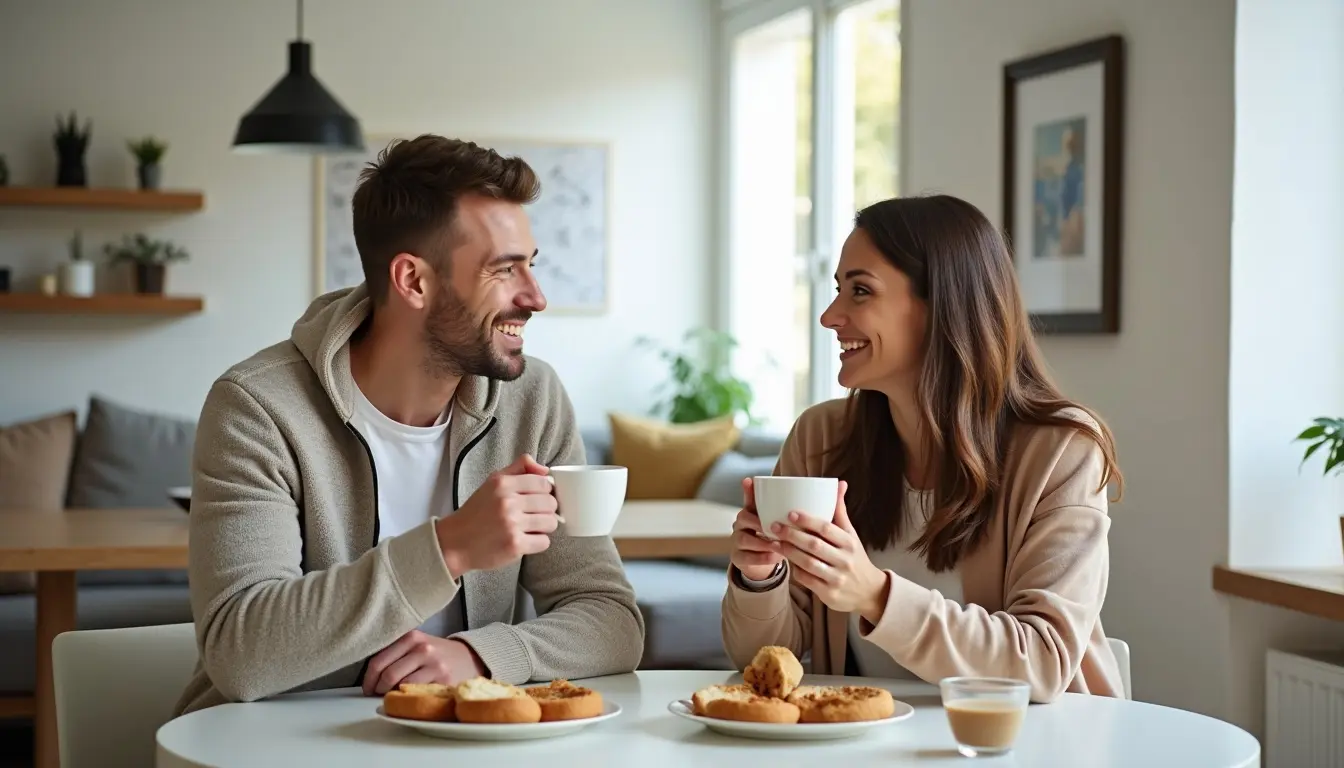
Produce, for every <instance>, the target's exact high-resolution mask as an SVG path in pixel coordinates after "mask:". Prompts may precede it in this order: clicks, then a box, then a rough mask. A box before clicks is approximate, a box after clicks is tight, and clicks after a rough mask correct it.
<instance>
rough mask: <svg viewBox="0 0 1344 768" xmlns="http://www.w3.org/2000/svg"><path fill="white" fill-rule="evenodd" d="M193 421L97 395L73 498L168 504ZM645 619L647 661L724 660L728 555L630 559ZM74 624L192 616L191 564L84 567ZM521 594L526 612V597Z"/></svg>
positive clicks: (723, 490)
mask: <svg viewBox="0 0 1344 768" xmlns="http://www.w3.org/2000/svg"><path fill="white" fill-rule="evenodd" d="M194 436H195V425H194V423H193V422H191V421H188V420H182V419H175V418H171V417H167V416H163V415H159V414H154V413H147V412H142V411H137V410H134V409H130V408H125V407H122V406H119V405H116V404H114V403H112V402H109V401H107V400H105V399H102V398H98V397H94V398H92V399H91V401H90V403H89V409H88V416H87V418H86V420H85V424H84V427H83V430H82V431H81V434H80V437H79V443H78V446H77V448H76V451H75V457H74V462H73V466H72V468H71V474H70V489H69V493H68V504H67V506H70V507H94V508H105V509H107V514H109V515H115V514H116V513H117V509H118V508H129V507H148V506H168V505H169V501H168V499H167V496H166V495H165V491H166V489H167V488H170V487H174V486H183V485H190V455H191V445H192V442H193V439H194ZM584 442H585V445H586V448H587V451H588V461H589V462H590V463H595V464H596V463H604V462H605V461H606V460H607V455H608V450H609V446H610V440H609V437H608V435H607V433H606V432H605V430H585V431H584ZM779 446H780V439H779V438H777V437H771V436H767V435H762V434H756V433H748V434H746V435H745V436H744V437H743V439H742V440H741V443H740V444H739V446H738V447H737V449H736V450H734V451H731V452H729V453H726V454H724V455H723V456H722V457H720V459H719V460H718V462H717V463H716V464H715V466H714V468H713V469H712V470H711V471H710V473H709V474H708V476H707V477H706V478H705V481H704V483H703V484H702V486H701V488H700V492H699V496H700V497H701V498H707V499H714V500H716V501H722V502H724V503H727V504H739V503H741V481H742V478H743V477H746V476H748V475H752V474H768V473H769V472H770V471H771V469H772V468H773V466H774V461H775V457H776V456H777V455H778V453H779ZM626 569H627V573H628V575H629V578H630V581H631V582H632V584H633V586H634V588H635V593H636V596H637V599H638V601H639V606H640V609H641V611H643V613H644V617H645V619H646V621H647V622H648V625H649V633H648V639H647V643H646V648H645V656H644V664H643V666H644V667H646V668H676V667H681V668H695V667H700V668H705V667H710V668H723V667H724V666H725V665H727V664H728V661H727V659H726V657H724V655H723V650H722V642H721V640H720V635H719V602H720V600H721V598H722V596H723V588H724V578H725V573H724V572H725V569H726V561H716V560H708V561H704V560H702V561H639V562H634V561H632V562H629V563H627V564H626ZM79 585H80V586H79V596H78V606H77V610H78V626H79V628H81V629H101V628H114V627H129V626H150V625H156V624H173V623H179V622H189V621H191V620H192V617H191V606H190V602H189V599H188V594H187V575H186V573H185V571H143V572H142V571H91V572H85V573H81V574H80V576H79ZM523 598H524V601H523V602H524V603H527V604H520V610H519V615H520V617H522V616H526V615H528V613H529V612H530V607H531V606H530V600H526V595H523ZM35 624H36V606H35V601H34V598H33V595H32V594H24V593H19V594H0V694H27V693H31V692H32V690H33V687H34V680H33V669H34V664H35V649H34V643H33V632H34V628H35Z"/></svg>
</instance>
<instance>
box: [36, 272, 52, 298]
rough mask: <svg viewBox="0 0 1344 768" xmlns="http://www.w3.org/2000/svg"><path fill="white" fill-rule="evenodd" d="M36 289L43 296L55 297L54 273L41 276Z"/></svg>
mask: <svg viewBox="0 0 1344 768" xmlns="http://www.w3.org/2000/svg"><path fill="white" fill-rule="evenodd" d="M37 288H38V290H39V291H41V292H42V295H43V296H55V295H56V275H55V274H54V273H48V274H45V275H43V276H42V278H41V279H40V280H38V283H37Z"/></svg>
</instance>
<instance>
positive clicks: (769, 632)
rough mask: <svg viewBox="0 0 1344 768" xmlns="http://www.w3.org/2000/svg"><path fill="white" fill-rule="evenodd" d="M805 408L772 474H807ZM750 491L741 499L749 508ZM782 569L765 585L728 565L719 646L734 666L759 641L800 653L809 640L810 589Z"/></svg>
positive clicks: (743, 662)
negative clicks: (754, 582) (748, 581)
mask: <svg viewBox="0 0 1344 768" xmlns="http://www.w3.org/2000/svg"><path fill="white" fill-rule="evenodd" d="M806 420H808V414H807V413H804V414H803V415H802V416H800V417H799V418H798V421H797V422H795V423H794V425H793V428H792V429H791V430H790V431H789V435H788V437H787V438H785V440H784V446H783V447H782V449H781V450H780V454H779V461H778V462H776V463H775V469H774V472H773V474H775V475H777V476H779V475H794V476H798V475H802V476H806V475H808V474H809V473H808V471H807V469H808V468H807V461H806V451H805V450H804V449H803V445H804V444H805V443H806V440H805V439H804V434H805V432H806V431H807V429H808V428H807V426H806V425H805V421H806ZM752 496H753V495H752V494H751V493H750V492H748V493H746V494H745V498H744V504H746V505H747V506H748V507H751V508H753V509H754V507H755V502H754V499H753V498H752ZM783 565H784V570H783V573H781V574H779V575H778V576H776V577H775V578H772V579H770V580H768V583H767V585H761V586H754V587H753V586H749V585H747V584H746V583H744V582H743V581H742V572H741V571H739V570H738V569H737V567H736V566H733V565H730V566H728V588H727V591H726V592H725V593H724V596H723V620H722V632H723V647H724V650H725V651H727V653H728V657H729V658H730V659H732V660H733V663H734V664H736V665H737V667H738V668H739V669H742V668H745V667H746V665H747V664H749V663H750V662H751V659H752V657H753V656H755V655H756V651H758V650H760V648H761V646H763V645H779V646H783V647H785V648H788V649H789V650H790V651H792V652H793V654H794V655H795V656H798V657H799V658H801V657H802V656H803V654H804V653H805V652H806V651H807V650H808V648H809V647H810V644H811V631H812V609H811V607H812V594H811V593H810V592H808V591H807V590H806V589H804V588H803V587H801V586H799V585H797V584H795V583H793V582H792V579H791V578H790V570H789V567H788V563H787V562H785V563H783Z"/></svg>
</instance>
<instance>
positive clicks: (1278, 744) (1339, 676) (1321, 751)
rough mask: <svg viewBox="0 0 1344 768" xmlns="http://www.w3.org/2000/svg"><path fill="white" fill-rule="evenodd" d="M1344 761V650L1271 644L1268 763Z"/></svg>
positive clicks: (1313, 765)
mask: <svg viewBox="0 0 1344 768" xmlns="http://www.w3.org/2000/svg"><path fill="white" fill-rule="evenodd" d="M1340 766H1344V653H1340V652H1330V651H1320V652H1316V651H1305V652H1297V653H1286V652H1284V651H1276V650H1273V649H1271V650H1270V651H1269V652H1268V653H1267V654H1266V658H1265V768H1340Z"/></svg>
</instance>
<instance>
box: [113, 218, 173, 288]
mask: <svg viewBox="0 0 1344 768" xmlns="http://www.w3.org/2000/svg"><path fill="white" fill-rule="evenodd" d="M106 251H107V255H108V257H109V259H110V260H111V261H112V263H114V264H116V263H120V262H130V263H131V264H134V265H135V292H136V293H149V294H162V293H163V285H164V277H165V274H166V272H167V268H168V265H169V264H170V263H172V262H174V261H186V260H187V259H188V258H190V255H189V254H188V253H187V251H186V249H185V248H183V247H181V246H179V245H176V244H174V243H172V242H170V241H168V240H153V239H151V238H149V237H148V236H147V235H145V234H143V233H136V234H134V235H127V236H125V237H123V238H122V240H121V242H120V243H108V245H107V246H106Z"/></svg>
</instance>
